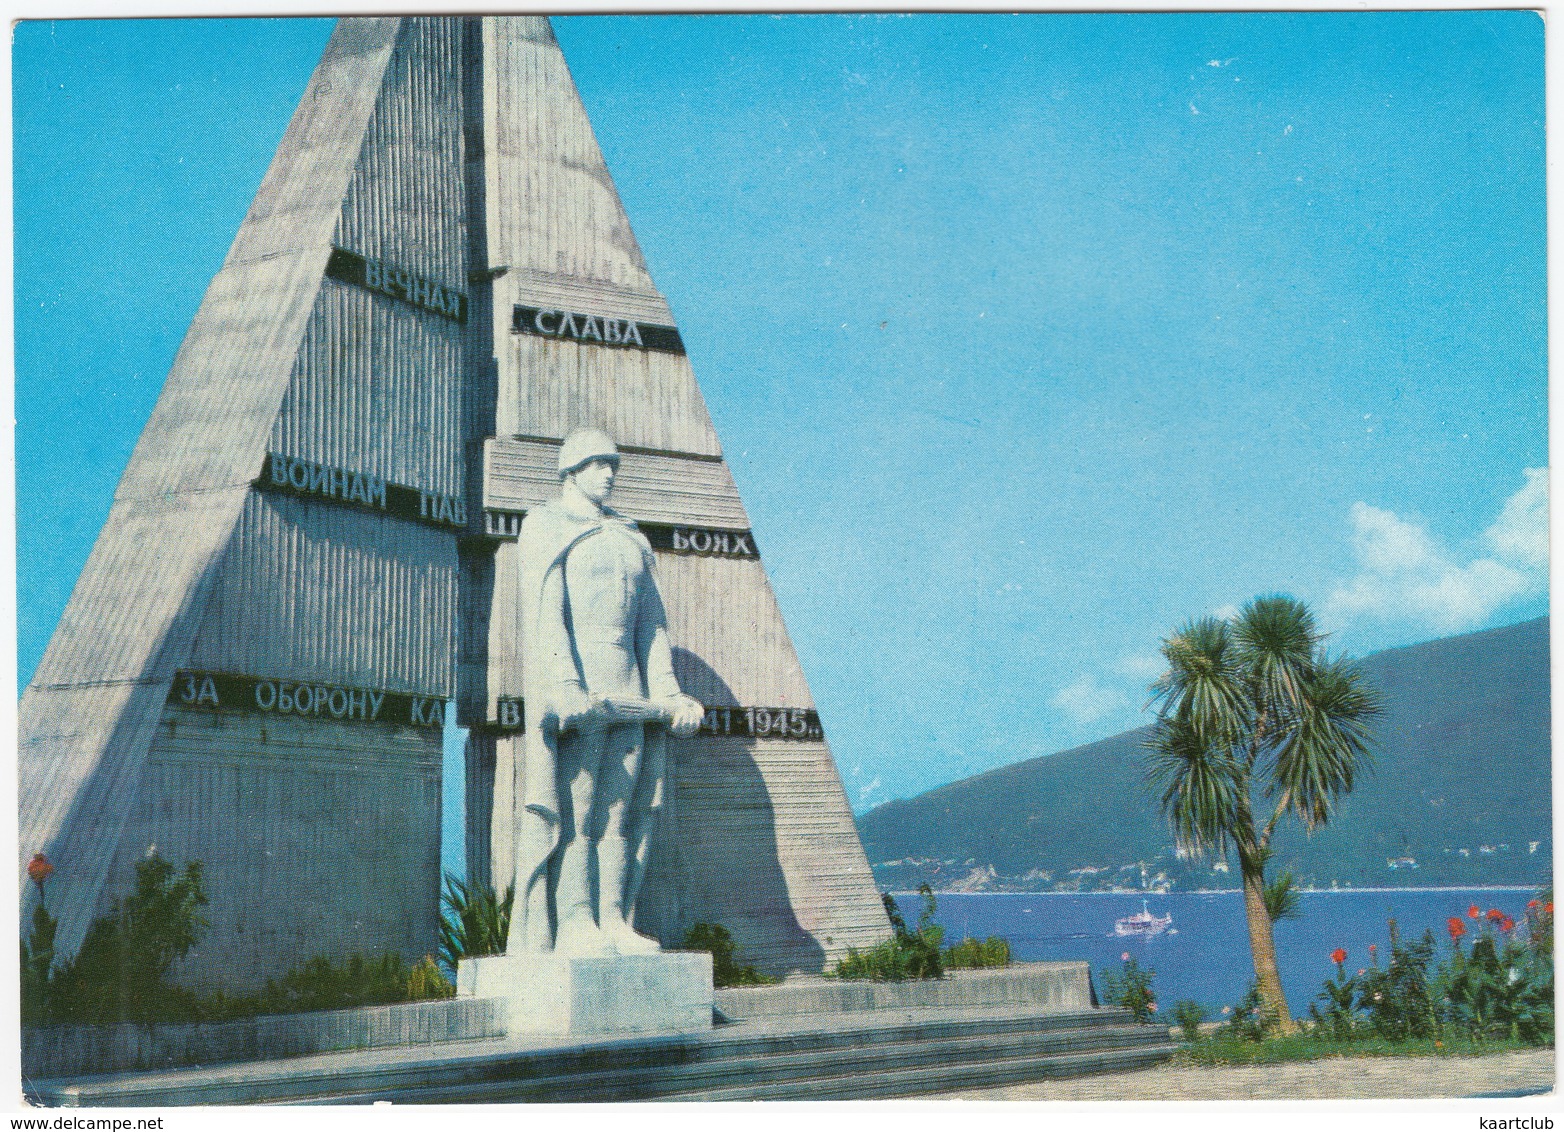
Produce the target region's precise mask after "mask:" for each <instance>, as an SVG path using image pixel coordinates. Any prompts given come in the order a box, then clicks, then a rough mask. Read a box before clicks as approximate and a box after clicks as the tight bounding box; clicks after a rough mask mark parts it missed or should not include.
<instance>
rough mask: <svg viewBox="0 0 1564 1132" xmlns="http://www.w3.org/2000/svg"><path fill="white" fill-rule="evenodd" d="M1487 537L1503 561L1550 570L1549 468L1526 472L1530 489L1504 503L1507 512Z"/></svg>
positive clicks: (1500, 515)
mask: <svg viewBox="0 0 1564 1132" xmlns="http://www.w3.org/2000/svg"><path fill="white" fill-rule="evenodd" d="M1485 537H1486V538H1487V540H1488V545H1490V546H1492V547H1493V549H1494V552H1495V553H1496V554H1498V556H1499V557H1500V558H1503V559H1505V560H1507V561H1510V562H1515V563H1519V564H1521V565H1524V566H1529V567H1532V568H1534V569H1538V570H1545V569H1547V566H1548V469H1547V468H1527V469H1526V486H1525V487H1523V488H1521V489H1520V490H1519V491H1517V492H1516V493H1515V494H1514V495H1512V496H1510V497H1509V498H1508V499H1506V500H1505V501H1504V509H1503V510H1501V511H1500V512H1499V517H1498V518H1497V519H1495V520H1494V524H1493V526H1491V527H1489V528H1488V530H1487V532H1486V535H1485Z"/></svg>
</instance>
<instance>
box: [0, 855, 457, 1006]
mask: <svg viewBox="0 0 1564 1132" xmlns="http://www.w3.org/2000/svg"><path fill="white" fill-rule="evenodd" d="M206 902H207V900H206V894H205V892H204V890H203V887H202V881H201V863H200V862H199V861H192V862H189V863H188V864H186V865H185V869H184V872H183V873H182V874H181V875H179V876H177V877H176V876H175V872H174V867H173V866H172V865H170V864H169V863H168V862H167V861H164V860H163V859H162V858H161V857H159V856H157V855H156V854H155V853H154V854H153V855H152V856H151V857H149V858H147V859H146V860H145V861H142V862H141V863H140V864H138V865H137V866H136V887H135V891H134V892H132V893H131V894H130V895H129V896H127V897H125V898H124V899H123V900H120V901H116V902H115V904H114V906H113V910H112V911H111V912H110V913H109V914H108V915H106V916H100V917H98V919H96V920H94V921H93V923H92V925H91V927H89V928H88V930H87V935H86V938H85V939H83V941H82V945H81V950H80V951H78V952H77V953H76V956H75V957H74V958H73V959H70V960H68V961H66V962H63V963H60V964H58V965H56V964H55V962H54V935H55V927H56V925H55V921H54V918H53V917H51V916H50V915H49V913H48V912H47V910H45V908H44V907H43V905H42V904H41V903H40V904H39V905H38V906H37V907H36V908H35V909H34V911H33V930H32V933H31V935H30V936H29V937H28V938H27V939H26V940H24V941H23V942H22V1021H23V1023H24V1024H25V1025H45V1024H48V1023H67V1024H105V1023H112V1022H139V1023H143V1024H152V1023H169V1022H214V1021H224V1020H227V1019H232V1018H245V1017H253V1016H255V1015H258V1014H291V1013H296V1012H299V1011H306V1010H341V1009H345V1008H349V1007H355V1006H374V1005H380V1004H384V1003H393V1002H409V1001H418V1000H422V999H431V998H450V997H451V996H452V995H454V994H455V993H456V988H455V987H454V986H452V985H451V983H450V982H449V981H448V980H447V979H446V978H445V976H444V975H443V974H442V973H441V971H440V969H439V967H438V966H437V965H436V964H435V961H434V959H433V957H430V956H425V957H424V959H423V961H422V962H421V963H419V964H417V965H416V966H414V967H412V968H408V967H407V966H406V965H405V964H404V963H403V962H402V960H401V957H400V956H397V955H395V954H391V953H388V954H385V955H382V956H380V957H378V958H375V959H369V960H366V959H364V958H363V957H362V956H357V955H355V956H353V957H352V958H350V959H348V960H347V962H346V964H345V965H344V966H341V967H338V966H337V965H335V964H333V963H332V962H331V961H330V960H328V959H325V958H323V957H317V958H315V959H312V960H311V961H309V962H308V963H305V964H303V965H302V966H299V967H295V968H293V969H291V970H290V971H288V973H287V974H286V975H284V976H283V977H282V978H281V979H273V980H269V981H268V982H267V984H266V987H265V989H264V990H263V991H261V992H260V993H259V994H257V995H248V996H228V995H224V994H221V993H218V994H212V995H205V996H201V995H196V994H194V993H192V992H191V991H189V990H186V989H185V988H183V987H178V986H175V985H174V984H172V983H170V982H169V980H168V973H169V971H170V969H171V968H172V967H173V965H174V963H175V962H176V961H177V960H179V959H181V958H183V957H184V956H185V955H187V954H188V953H189V951H190V949H191V947H193V946H194V945H195V943H196V942H197V940H198V939H199V938H200V936H201V933H202V932H203V931H204V930H205V928H206V927H207V922H206V920H205V919H204V918H203V917H202V916H201V914H200V912H199V909H200V908H201V907H202V906H203V905H205V904H206Z"/></svg>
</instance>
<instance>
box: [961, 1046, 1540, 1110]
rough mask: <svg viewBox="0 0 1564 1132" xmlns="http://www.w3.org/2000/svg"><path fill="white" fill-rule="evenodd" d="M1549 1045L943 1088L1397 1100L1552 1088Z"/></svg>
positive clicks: (1055, 1097)
mask: <svg viewBox="0 0 1564 1132" xmlns="http://www.w3.org/2000/svg"><path fill="white" fill-rule="evenodd" d="M1553 1081H1554V1058H1553V1051H1552V1050H1551V1049H1543V1050H1526V1051H1523V1052H1520V1053H1496V1054H1490V1055H1489V1056H1487V1057H1353V1058H1346V1057H1330V1058H1322V1059H1320V1060H1318V1061H1295V1062H1289V1063H1286V1064H1282V1065H1245V1066H1237V1065H1234V1066H1213V1067H1199V1068H1179V1067H1176V1066H1170V1065H1162V1066H1158V1067H1157V1068H1155V1069H1143V1070H1140V1071H1139V1072H1135V1073H1108V1074H1104V1075H1102V1076H1100V1077H1078V1078H1075V1079H1073V1080H1067V1081H1039V1082H1036V1083H1033V1084H1029V1085H1005V1086H1002V1087H1000V1088H997V1089H971V1090H965V1091H961V1092H954V1093H945V1094H942V1099H949V1100H968V1101H1240V1100H1241V1101H1259V1100H1328V1099H1330V1100H1400V1099H1406V1098H1427V1097H1483V1096H1506V1095H1508V1096H1514V1095H1517V1094H1529V1093H1545V1092H1550V1091H1552V1089H1553Z"/></svg>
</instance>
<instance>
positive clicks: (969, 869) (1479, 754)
mask: <svg viewBox="0 0 1564 1132" xmlns="http://www.w3.org/2000/svg"><path fill="white" fill-rule="evenodd" d="M1548 657H1549V653H1548V619H1547V618H1540V619H1538V620H1535V621H1528V622H1525V623H1523V624H1519V625H1511V626H1507V627H1505V628H1502V629H1491V630H1487V631H1484V632H1480V633H1469V634H1466V635H1464V636H1459V637H1449V638H1445V639H1442V640H1437V641H1429V642H1427V643H1424V644H1419V645H1412V646H1410V647H1407V648H1401V649H1392V650H1389V651H1386V652H1381V653H1376V654H1374V655H1372V656H1370V657H1368V658H1366V659H1365V660H1364V662H1363V668H1364V671H1365V672H1366V673H1367V674H1368V676H1369V678H1370V679H1371V680H1372V681H1373V683H1374V684H1375V686H1376V687H1378V689H1379V691H1380V693H1381V694H1382V696H1383V697H1384V701H1385V711H1384V713H1383V715H1382V716H1381V717H1380V720H1379V722H1378V724H1377V726H1376V732H1377V746H1376V751H1375V760H1374V769H1373V773H1372V774H1370V775H1369V776H1368V777H1367V778H1366V779H1364V780H1363V781H1362V782H1360V783H1359V785H1358V786H1357V788H1356V790H1354V792H1353V793H1352V794H1351V795H1350V796H1348V798H1347V799H1346V800H1345V802H1344V803H1343V805H1342V806H1341V809H1340V812H1339V813H1338V815H1337V816H1336V817H1335V818H1333V820H1332V822H1331V824H1330V825H1329V826H1328V827H1326V828H1325V829H1322V830H1320V831H1318V832H1316V833H1315V834H1314V835H1313V836H1312V837H1305V836H1304V835H1302V834H1300V833H1293V834H1291V835H1290V836H1287V835H1284V836H1282V837H1281V838H1280V839H1279V843H1278V848H1277V853H1276V857H1275V858H1274V863H1273V865H1272V870H1271V871H1272V875H1275V873H1277V872H1279V871H1281V870H1283V869H1288V870H1291V871H1292V872H1293V873H1294V874H1295V876H1296V877H1297V879H1298V883H1299V884H1300V885H1301V886H1303V887H1305V888H1316V889H1331V888H1367V887H1391V888H1403V887H1404V888H1428V887H1439V886H1445V885H1452V886H1456V885H1474V886H1475V885H1509V884H1514V885H1541V884H1546V883H1550V882H1551V880H1552V875H1553V874H1552V864H1553V841H1552V824H1553V818H1552V808H1551V796H1552V786H1551V746H1550V696H1549V664H1548ZM1145 736H1146V730H1145V729H1138V730H1135V731H1128V732H1125V733H1124V734H1122V735H1116V736H1113V737H1112V738H1109V739H1104V740H1101V741H1099V742H1096V743H1092V744H1090V745H1088V746H1085V747H1078V748H1075V749H1074V750H1070V751H1063V752H1060V753H1059V754H1055V755H1045V756H1043V757H1041V758H1035V759H1029V760H1027V761H1025V762H1021V763H1016V764H1013V765H1011V766H1007V767H1002V768H1000V769H998V770H993V771H989V772H987V773H985V774H980V775H977V776H974V777H972V778H967V779H963V780H961V781H959V782H953V783H950V784H949V785H946V786H941V787H939V788H937V789H935V790H931V791H929V792H928V793H926V794H923V795H920V796H919V797H917V798H912V799H909V800H906V801H895V802H889V803H886V804H885V805H883V806H878V807H876V808H875V809H873V810H871V811H869V812H868V813H867V814H864V815H863V816H862V817H860V818H859V822H858V824H859V828H860V830H861V832H862V835H863V840H864V847H865V849H866V850H867V851H868V853H869V860H870V862H871V864H872V865H873V868H874V874H875V879H876V880H877V881H878V882H879V884H880V886H881V887H882V888H885V889H890V890H892V891H907V890H910V889H913V888H916V887H917V886H918V885H919V884H925V883H926V884H929V885H930V886H931V887H933V888H934V889H936V890H937V891H944V892H1127V893H1138V892H1158V893H1161V892H1171V891H1193V890H1209V889H1226V888H1236V887H1237V877H1236V875H1235V874H1234V873H1233V872H1231V871H1230V870H1231V869H1232V868H1233V867H1234V866H1233V865H1232V863H1231V862H1230V861H1226V860H1221V859H1210V858H1207V859H1200V858H1192V857H1188V856H1185V855H1182V854H1180V853H1179V852H1178V850H1177V848H1176V847H1175V845H1174V843H1173V838H1172V835H1171V834H1170V833H1169V831H1168V830H1167V827H1166V825H1165V824H1164V823H1163V821H1162V818H1161V817H1160V815H1159V814H1158V812H1157V807H1156V803H1155V799H1154V798H1152V797H1151V795H1150V794H1149V792H1148V791H1147V790H1146V788H1145V787H1144V785H1143V784H1142V779H1143V774H1142V768H1143V762H1144V754H1143V743H1144V739H1145Z"/></svg>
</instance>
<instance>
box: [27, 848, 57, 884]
mask: <svg viewBox="0 0 1564 1132" xmlns="http://www.w3.org/2000/svg"><path fill="white" fill-rule="evenodd" d="M53 875H54V866H53V865H51V864H50V863H49V858H47V857H45V856H44V855H43V854H42V853H34V854H33V859H32V860H31V861H28V862H27V876H28V878H29V879H30V880H31V881H32V882H33V883H34V884H36V885H37V886H38V887H39V888H40V889H42V888H43V882H44V881H46V880H48V879H49V878H50V877H51V876H53Z"/></svg>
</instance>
